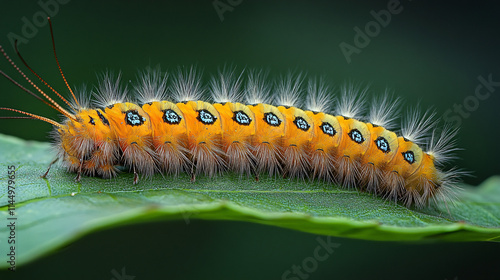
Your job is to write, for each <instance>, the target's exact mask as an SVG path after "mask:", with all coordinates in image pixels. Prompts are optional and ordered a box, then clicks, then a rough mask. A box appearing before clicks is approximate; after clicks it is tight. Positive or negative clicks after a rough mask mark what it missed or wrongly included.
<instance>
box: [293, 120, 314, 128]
mask: <svg viewBox="0 0 500 280" xmlns="http://www.w3.org/2000/svg"><path fill="white" fill-rule="evenodd" d="M293 123H294V124H295V125H296V126H297V128H298V129H300V130H303V131H308V130H309V128H310V127H311V126H310V125H309V124H308V123H307V121H306V120H304V118H302V117H296V118H295V120H293Z"/></svg>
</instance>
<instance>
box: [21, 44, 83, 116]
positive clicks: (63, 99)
mask: <svg viewBox="0 0 500 280" xmlns="http://www.w3.org/2000/svg"><path fill="white" fill-rule="evenodd" d="M14 48H15V50H16V53H17V56H18V57H19V59H21V61H22V62H23V64H24V66H26V68H28V69H29V70H30V71H31V73H33V74H35V76H37V77H38V79H40V81H42V82H43V83H44V84H45V85H46V86H47V87H48V88H49V89H50V90H52V92H54V93H55V94H56V95H57V96H59V98H61V100H62V101H64V103H66V104H68V106H69V107H71V108H73V106H72V105H71V104H70V103H69V102H68V100H66V98H64V97H62V96H61V95H60V94H59V92H57V91H56V90H55V89H54V88H53V87H51V86H50V85H49V84H48V83H47V82H46V81H45V80H44V79H42V77H40V75H38V74H37V73H36V72H35V71H34V70H33V69H32V68H31V67H30V66H29V65H28V63H27V62H26V61H25V60H24V58H23V56H22V55H21V53H20V52H19V49H18V48H17V40H15V42H14ZM73 109H75V108H73Z"/></svg>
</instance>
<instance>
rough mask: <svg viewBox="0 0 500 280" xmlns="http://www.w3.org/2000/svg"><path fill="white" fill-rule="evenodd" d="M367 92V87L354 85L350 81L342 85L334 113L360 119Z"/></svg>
mask: <svg viewBox="0 0 500 280" xmlns="http://www.w3.org/2000/svg"><path fill="white" fill-rule="evenodd" d="M367 92H368V87H364V88H361V86H355V85H353V84H352V83H349V84H346V85H344V86H342V88H341V89H340V99H339V101H338V103H337V106H336V107H337V108H336V113H337V114H338V115H341V116H343V117H347V118H354V119H360V117H361V115H362V113H363V111H364V104H365V96H366V93H367Z"/></svg>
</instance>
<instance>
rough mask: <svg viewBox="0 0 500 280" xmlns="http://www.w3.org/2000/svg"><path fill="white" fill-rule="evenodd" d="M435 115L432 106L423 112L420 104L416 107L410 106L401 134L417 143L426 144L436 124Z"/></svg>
mask: <svg viewBox="0 0 500 280" xmlns="http://www.w3.org/2000/svg"><path fill="white" fill-rule="evenodd" d="M435 116H436V112H435V111H433V110H432V109H430V108H429V109H427V111H425V112H424V113H423V114H422V113H421V112H420V110H419V108H418V105H417V107H415V108H410V109H409V110H408V113H407V114H406V116H405V117H404V118H403V122H402V124H401V135H402V136H403V137H404V138H406V139H408V140H410V141H412V142H413V143H415V144H417V145H422V144H424V143H425V142H426V140H427V138H428V137H429V132H430V131H431V130H432V129H433V128H434V127H435V125H436V121H435V120H434V117H435Z"/></svg>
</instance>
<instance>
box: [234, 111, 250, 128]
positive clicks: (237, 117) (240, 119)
mask: <svg viewBox="0 0 500 280" xmlns="http://www.w3.org/2000/svg"><path fill="white" fill-rule="evenodd" d="M233 120H234V121H235V122H237V123H238V124H240V125H250V123H251V122H252V119H251V118H250V117H249V116H248V115H247V114H245V113H244V112H243V111H236V112H234V116H233Z"/></svg>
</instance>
